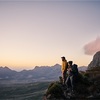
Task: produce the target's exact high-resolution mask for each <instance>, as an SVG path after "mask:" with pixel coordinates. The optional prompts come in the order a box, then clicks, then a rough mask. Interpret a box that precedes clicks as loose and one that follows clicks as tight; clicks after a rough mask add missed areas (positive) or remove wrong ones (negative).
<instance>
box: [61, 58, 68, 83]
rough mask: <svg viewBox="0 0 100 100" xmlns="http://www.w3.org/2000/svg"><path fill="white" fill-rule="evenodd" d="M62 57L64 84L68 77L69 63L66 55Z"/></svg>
mask: <svg viewBox="0 0 100 100" xmlns="http://www.w3.org/2000/svg"><path fill="white" fill-rule="evenodd" d="M61 59H62V66H61V71H62V78H63V85H65V82H66V78H67V77H66V73H67V68H68V63H67V60H66V58H65V57H64V56H63V57H61Z"/></svg>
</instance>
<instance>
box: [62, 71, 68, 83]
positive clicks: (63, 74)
mask: <svg viewBox="0 0 100 100" xmlns="http://www.w3.org/2000/svg"><path fill="white" fill-rule="evenodd" d="M62 78H63V84H65V82H66V78H67V77H66V71H63V72H62Z"/></svg>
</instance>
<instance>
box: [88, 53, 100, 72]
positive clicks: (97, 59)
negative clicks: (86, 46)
mask: <svg viewBox="0 0 100 100" xmlns="http://www.w3.org/2000/svg"><path fill="white" fill-rule="evenodd" d="M94 67H100V51H98V52H97V53H96V54H95V55H94V56H93V60H92V61H91V62H90V64H89V65H88V70H90V69H92V68H94Z"/></svg>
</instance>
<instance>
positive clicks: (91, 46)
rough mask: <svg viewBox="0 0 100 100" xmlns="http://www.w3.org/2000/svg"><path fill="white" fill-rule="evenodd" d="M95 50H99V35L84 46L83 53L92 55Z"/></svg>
mask: <svg viewBox="0 0 100 100" xmlns="http://www.w3.org/2000/svg"><path fill="white" fill-rule="evenodd" d="M97 51H100V37H97V38H96V39H95V40H94V41H91V42H89V43H87V44H86V45H85V46H84V53H85V54H87V55H93V54H94V53H96V52H97Z"/></svg>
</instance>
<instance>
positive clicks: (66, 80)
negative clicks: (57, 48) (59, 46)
mask: <svg viewBox="0 0 100 100" xmlns="http://www.w3.org/2000/svg"><path fill="white" fill-rule="evenodd" d="M61 59H62V67H61V71H62V78H63V84H64V85H65V84H66V85H67V88H70V87H71V90H72V91H74V86H75V85H74V83H75V82H74V81H75V78H76V77H77V75H78V68H77V65H76V64H74V65H73V61H68V62H67V60H66V58H65V57H64V56H63V57H61Z"/></svg>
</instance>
